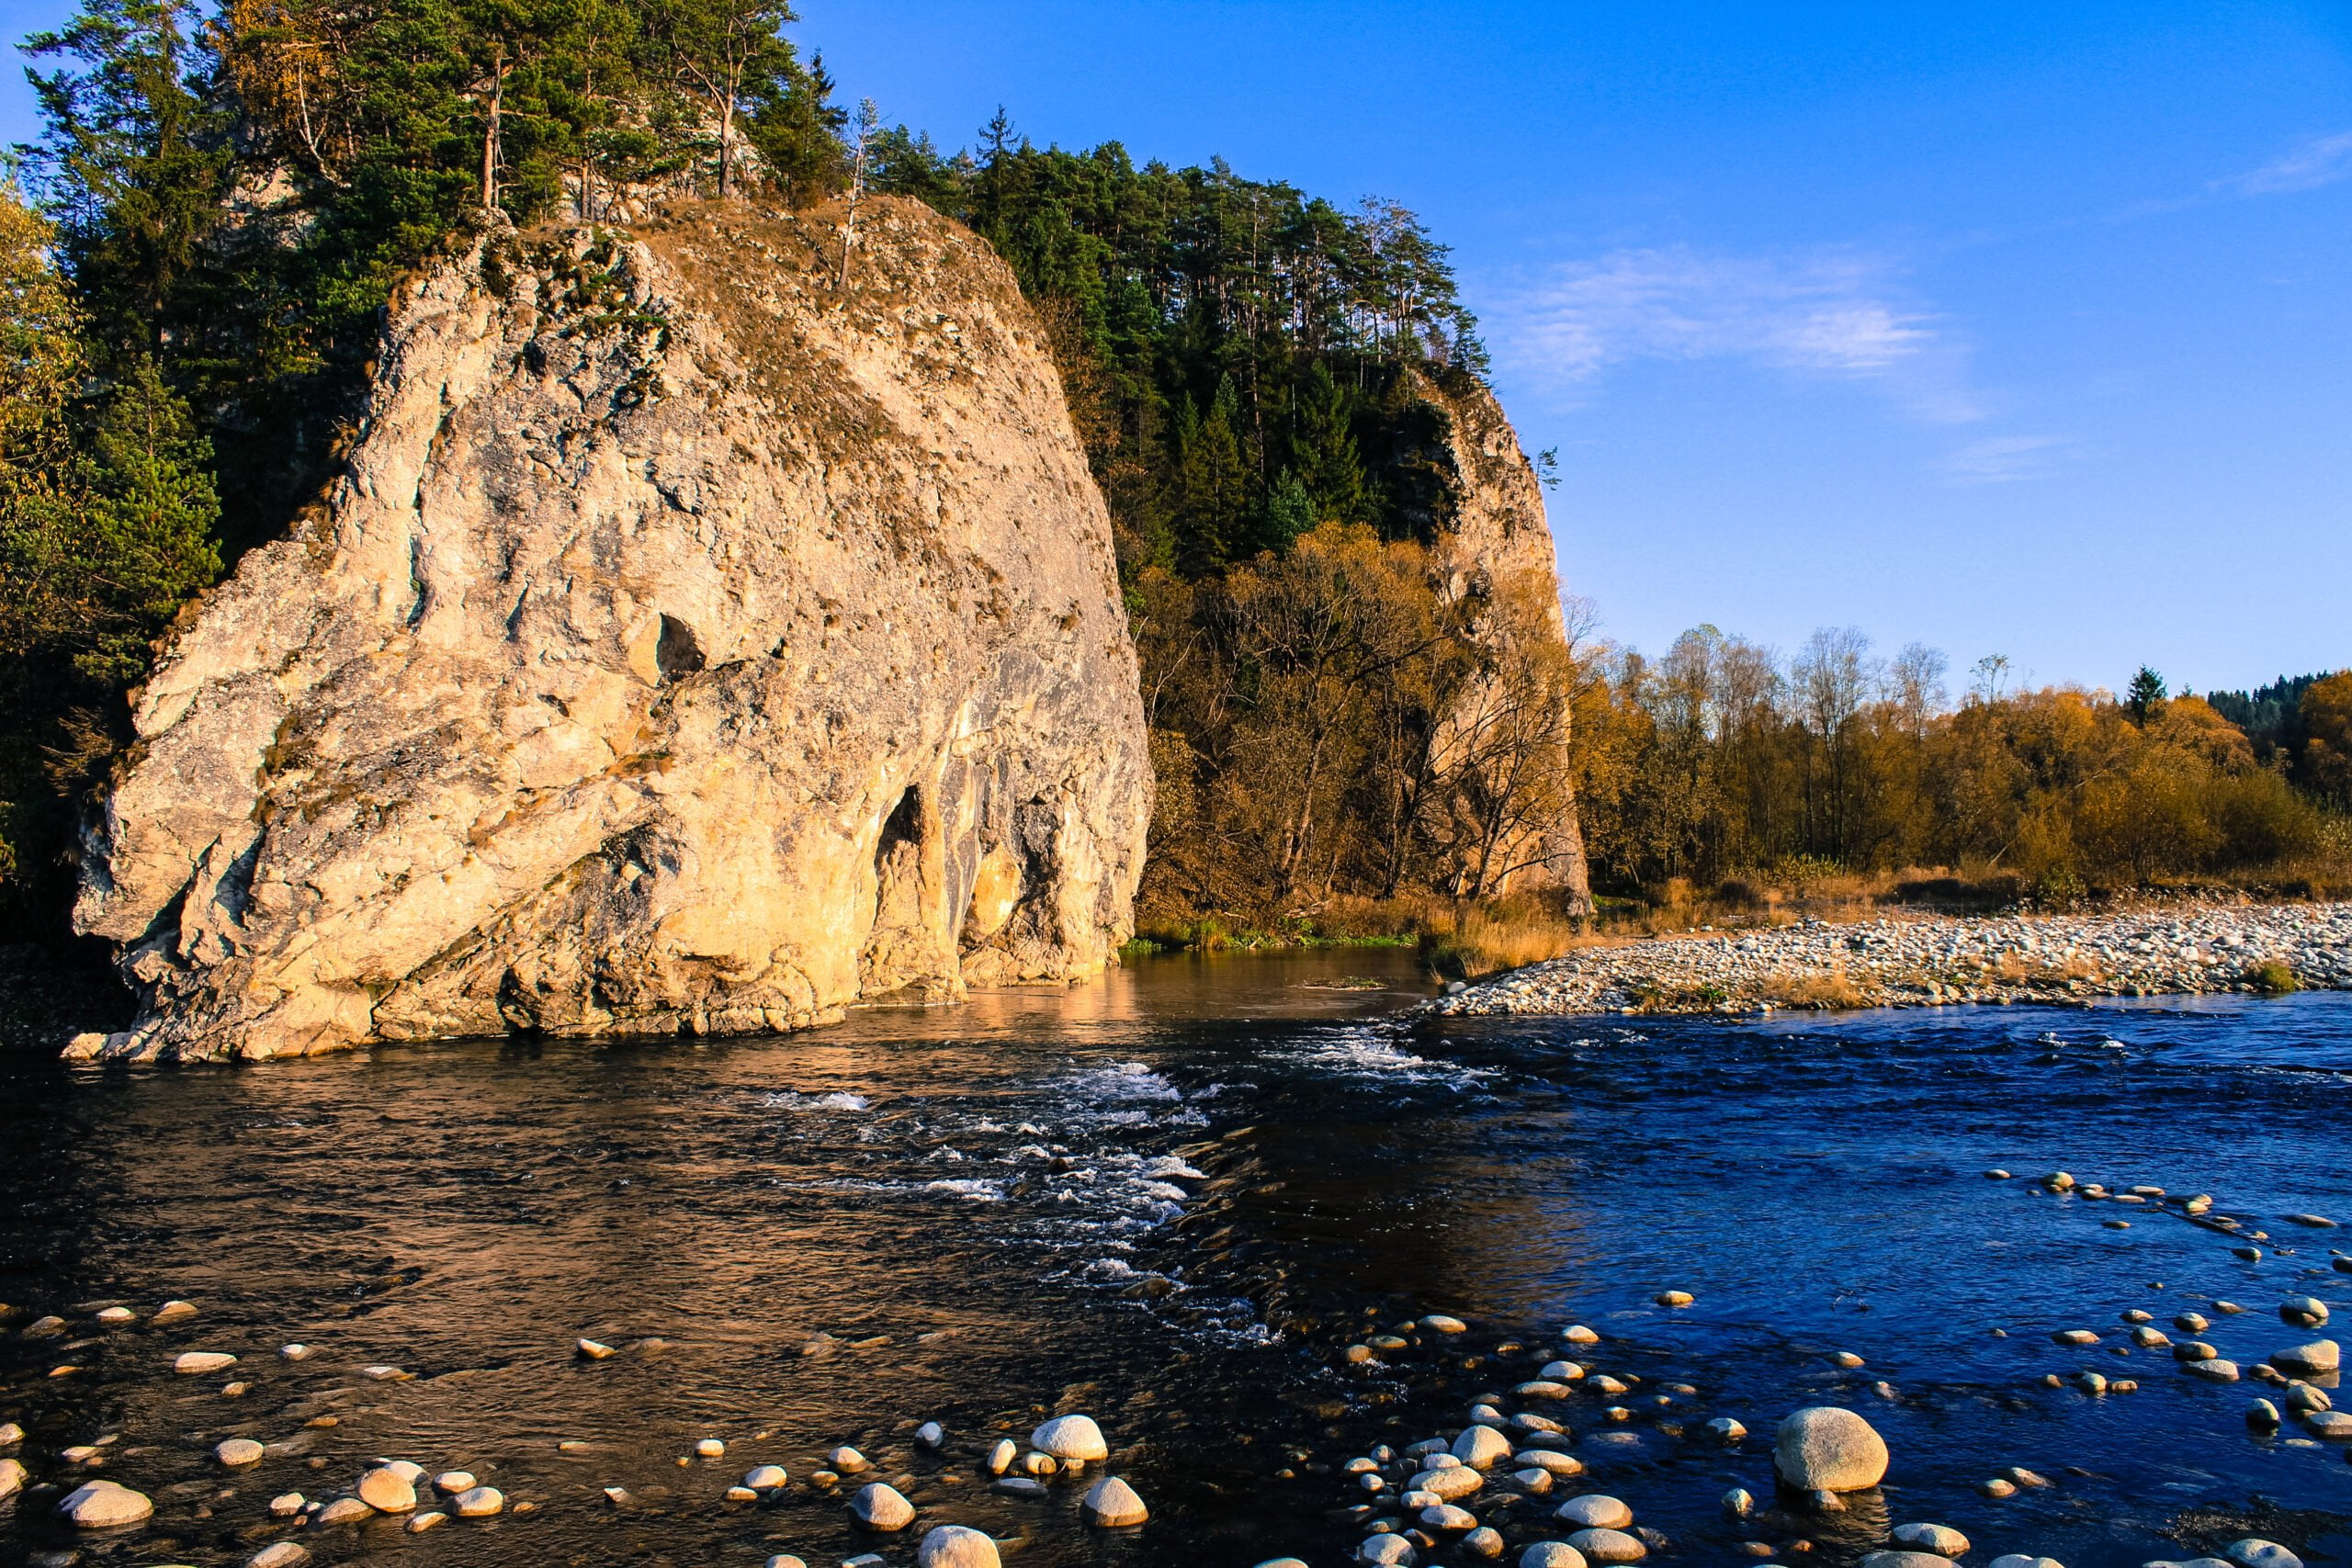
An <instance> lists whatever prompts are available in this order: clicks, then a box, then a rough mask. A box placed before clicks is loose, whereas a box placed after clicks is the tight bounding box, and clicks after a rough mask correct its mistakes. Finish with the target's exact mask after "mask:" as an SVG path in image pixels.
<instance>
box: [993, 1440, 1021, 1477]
mask: <svg viewBox="0 0 2352 1568" xmlns="http://www.w3.org/2000/svg"><path fill="white" fill-rule="evenodd" d="M1020 1457H1021V1445H1020V1444H1018V1443H1016V1442H1014V1441H1013V1440H1012V1438H998V1439H997V1440H996V1441H995V1443H993V1444H992V1445H990V1447H989V1457H988V1461H987V1462H988V1470H989V1474H990V1475H1002V1474H1003V1473H1004V1472H1006V1471H1008V1470H1011V1469H1012V1461H1014V1460H1017V1459H1019V1458H1020Z"/></svg>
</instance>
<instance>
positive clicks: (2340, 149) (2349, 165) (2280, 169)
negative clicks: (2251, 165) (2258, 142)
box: [2221, 130, 2352, 196]
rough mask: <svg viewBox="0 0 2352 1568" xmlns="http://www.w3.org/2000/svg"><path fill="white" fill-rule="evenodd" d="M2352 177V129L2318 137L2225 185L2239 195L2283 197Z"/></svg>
mask: <svg viewBox="0 0 2352 1568" xmlns="http://www.w3.org/2000/svg"><path fill="white" fill-rule="evenodd" d="M2346 178H2352V130H2346V131H2340V132H2338V133H2337V134H2335V135H2334V136H2314V137H2312V139H2311V140H2310V141H2306V142H2304V143H2303V144H2302V145H2301V146H2300V147H2297V148H2295V149H2294V150H2293V151H2291V152H2287V153H2284V154H2282V155H2281V156H2279V157H2277V158H2274V159H2272V160H2271V161H2270V162H2269V163H2267V164H2263V165H2262V167H2260V168H2258V169H2252V170H2248V171H2247V172H2246V173H2245V174H2243V175H2238V176H2237V177H2236V178H2234V179H2229V180H2223V181H2222V182H2221V185H2222V189H2225V190H2229V191H2232V192H2234V193H2235V194H2237V195H2239V196H2283V195H2286V194H2288V193H2290V192H2292V191H2301V190H2317V189H2319V187H2320V186H2331V185H2334V184H2335V182H2336V181H2338V180H2341V179H2346Z"/></svg>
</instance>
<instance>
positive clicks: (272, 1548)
mask: <svg viewBox="0 0 2352 1568" xmlns="http://www.w3.org/2000/svg"><path fill="white" fill-rule="evenodd" d="M310 1560H311V1553H310V1549H309V1548H307V1547H305V1546H303V1545H302V1544H301V1543H300V1541H292V1540H274V1541H272V1542H270V1543H269V1544H268V1545H267V1546H265V1547H263V1548H262V1549H261V1550H260V1551H256V1552H254V1554H253V1555H252V1556H251V1557H248V1558H246V1559H245V1568H302V1564H303V1563H305V1562H309V1561H310Z"/></svg>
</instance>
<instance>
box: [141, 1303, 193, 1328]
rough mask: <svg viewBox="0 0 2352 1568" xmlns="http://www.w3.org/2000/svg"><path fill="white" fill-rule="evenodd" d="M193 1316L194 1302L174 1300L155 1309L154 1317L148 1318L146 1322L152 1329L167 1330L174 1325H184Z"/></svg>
mask: <svg viewBox="0 0 2352 1568" xmlns="http://www.w3.org/2000/svg"><path fill="white" fill-rule="evenodd" d="M195 1315H196V1303H194V1302H183V1301H176V1300H175V1301H168V1302H165V1303H164V1304H163V1305H162V1306H159V1307H157V1308H156V1309H155V1315H154V1316H153V1317H151V1318H149V1319H148V1320H147V1322H148V1324H149V1325H150V1326H152V1327H155V1328H168V1327H170V1326H171V1325H173V1324H175V1323H186V1322H187V1320H188V1319H189V1318H191V1317H194V1316H195Z"/></svg>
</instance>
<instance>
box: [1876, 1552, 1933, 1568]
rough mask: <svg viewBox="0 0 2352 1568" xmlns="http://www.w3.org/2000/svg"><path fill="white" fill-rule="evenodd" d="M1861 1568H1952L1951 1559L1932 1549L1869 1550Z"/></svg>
mask: <svg viewBox="0 0 2352 1568" xmlns="http://www.w3.org/2000/svg"><path fill="white" fill-rule="evenodd" d="M1861 1568H1951V1559H1950V1558H1948V1557H1939V1556H1937V1555H1936V1554H1935V1553H1934V1552H1932V1551H1868V1552H1864V1553H1863V1554H1862V1565H1861Z"/></svg>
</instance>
